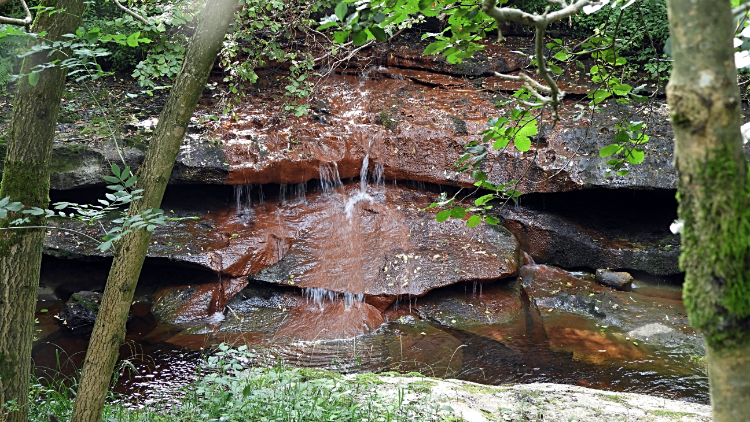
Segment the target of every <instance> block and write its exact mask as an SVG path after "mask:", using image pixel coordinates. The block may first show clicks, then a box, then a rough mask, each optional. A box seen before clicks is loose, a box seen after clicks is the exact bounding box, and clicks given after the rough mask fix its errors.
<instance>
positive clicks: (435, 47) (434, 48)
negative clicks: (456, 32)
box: [422, 41, 447, 55]
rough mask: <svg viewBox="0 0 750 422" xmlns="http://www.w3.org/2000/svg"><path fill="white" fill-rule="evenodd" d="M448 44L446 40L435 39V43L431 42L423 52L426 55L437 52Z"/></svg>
mask: <svg viewBox="0 0 750 422" xmlns="http://www.w3.org/2000/svg"><path fill="white" fill-rule="evenodd" d="M446 44H447V43H446V42H445V41H435V42H433V43H430V44H429V45H428V46H427V47H426V48H425V49H424V51H423V52H422V53H423V54H425V55H429V54H435V53H436V52H438V51H441V50H442V49H444V48H445V46H446Z"/></svg>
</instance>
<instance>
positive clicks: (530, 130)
mask: <svg viewBox="0 0 750 422" xmlns="http://www.w3.org/2000/svg"><path fill="white" fill-rule="evenodd" d="M537 133H539V128H537V127H536V121H533V122H531V123H528V124H526V125H525V126H523V127H521V128H519V129H518V132H516V136H519V135H520V136H534V135H536V134H537Z"/></svg>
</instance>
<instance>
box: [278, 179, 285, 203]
mask: <svg viewBox="0 0 750 422" xmlns="http://www.w3.org/2000/svg"><path fill="white" fill-rule="evenodd" d="M285 202H286V185H284V184H281V185H279V204H282V205H283V204H284V203H285Z"/></svg>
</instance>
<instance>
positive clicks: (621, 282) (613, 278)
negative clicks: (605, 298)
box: [595, 268, 633, 290]
mask: <svg viewBox="0 0 750 422" xmlns="http://www.w3.org/2000/svg"><path fill="white" fill-rule="evenodd" d="M595 280H596V281H597V283H601V284H603V285H605V286H609V287H612V288H615V289H617V290H628V289H629V287H630V286H631V285H632V283H633V276H632V275H630V273H628V272H625V271H612V270H609V269H604V268H599V269H598V270H596V276H595Z"/></svg>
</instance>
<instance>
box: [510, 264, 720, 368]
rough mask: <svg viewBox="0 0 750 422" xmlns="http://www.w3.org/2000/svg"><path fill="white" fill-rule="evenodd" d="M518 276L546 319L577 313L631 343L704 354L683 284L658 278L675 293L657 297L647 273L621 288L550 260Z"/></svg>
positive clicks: (689, 353) (522, 270) (527, 269)
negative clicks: (690, 318)
mask: <svg viewBox="0 0 750 422" xmlns="http://www.w3.org/2000/svg"><path fill="white" fill-rule="evenodd" d="M519 279H520V280H521V282H522V285H523V286H524V289H526V291H528V294H529V295H530V296H532V297H533V298H534V303H535V305H536V306H537V307H538V309H539V311H540V313H541V315H542V316H543V317H544V318H545V319H553V320H554V319H555V318H558V317H559V316H560V313H564V314H569V315H575V316H579V317H582V318H584V319H585V320H587V321H589V322H591V323H594V325H595V327H598V328H599V329H600V330H601V331H600V332H606V333H607V336H608V337H610V334H611V335H612V336H615V337H616V338H617V339H619V340H625V341H631V343H632V340H635V339H639V340H640V341H641V342H642V343H643V344H646V345H650V346H663V347H667V348H670V349H673V351H675V352H679V353H682V354H684V355H686V356H702V355H704V354H705V347H704V345H703V338H702V337H701V336H700V335H699V334H697V333H696V332H695V331H694V330H693V328H692V327H690V325H689V321H688V319H687V311H686V310H685V307H684V305H683V304H682V301H681V300H680V296H679V293H680V286H679V285H676V286H675V285H672V284H670V283H669V282H665V281H658V283H665V284H666V285H665V286H664V287H663V288H664V289H667V291H669V290H670V289H671V291H673V292H674V297H675V298H669V297H664V296H666V295H665V294H664V293H660V296H661V297H654V296H651V295H650V291H652V289H653V287H652V286H653V284H654V281H652V280H650V279H649V277H648V276H643V277H641V279H639V278H636V279H634V280H633V290H632V291H629V292H623V291H618V290H613V289H611V288H608V287H605V286H602V285H600V284H598V283H596V282H595V281H594V279H593V276H592V275H590V274H585V273H574V274H571V273H569V272H567V271H564V270H561V269H559V268H555V267H550V266H546V265H526V266H524V267H522V268H521V270H520V273H519ZM546 323H547V321H545V324H546ZM592 328H593V327H592ZM591 331H594V332H596V331H595V330H591ZM631 334H632V335H631ZM635 343H638V341H636V342H635ZM635 346H639V345H638V344H635ZM603 349H606V348H603ZM602 353H606V352H602Z"/></svg>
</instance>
